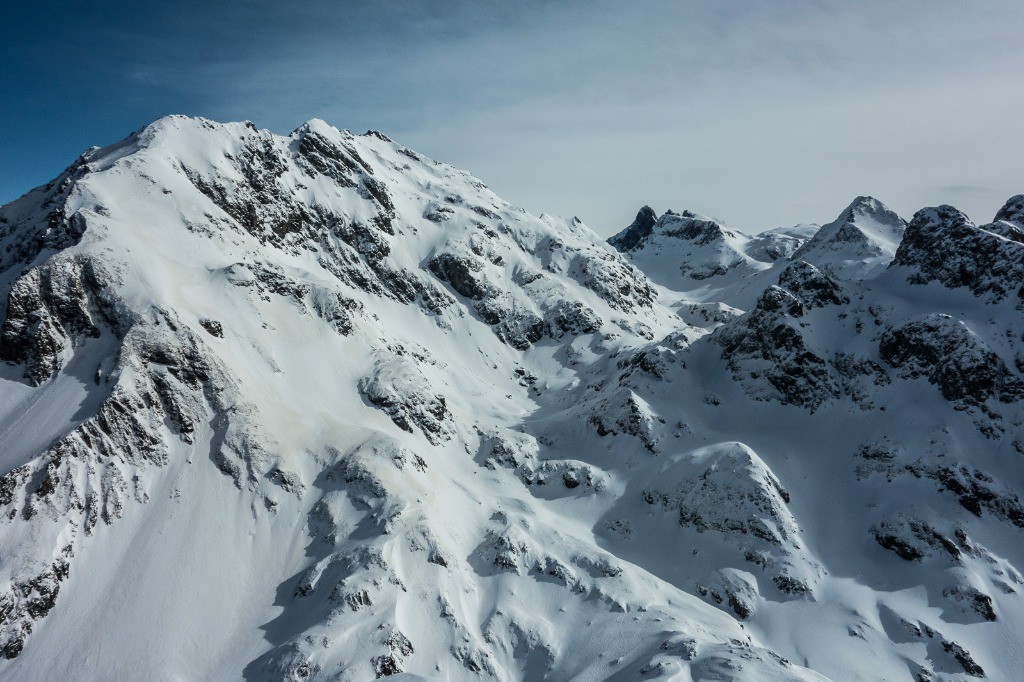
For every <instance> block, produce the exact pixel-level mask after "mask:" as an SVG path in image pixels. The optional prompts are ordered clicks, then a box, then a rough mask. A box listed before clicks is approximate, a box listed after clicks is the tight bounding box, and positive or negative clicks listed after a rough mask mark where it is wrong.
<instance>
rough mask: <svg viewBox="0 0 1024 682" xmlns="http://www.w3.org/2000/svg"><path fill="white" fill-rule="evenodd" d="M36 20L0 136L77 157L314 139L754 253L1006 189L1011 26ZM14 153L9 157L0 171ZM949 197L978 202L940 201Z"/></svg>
mask: <svg viewBox="0 0 1024 682" xmlns="http://www.w3.org/2000/svg"><path fill="white" fill-rule="evenodd" d="M42 11H43V10H39V13H40V14H39V15H38V16H37V15H36V14H33V13H32V12H30V11H28V12H26V11H24V10H23V11H22V14H23V16H21V17H20V18H19V17H16V19H18V20H19V21H20V24H21V25H23V26H27V27H28V28H29V30H27V31H12V33H13V34H16V35H18V36H21V37H19V38H16V39H15V41H14V43H13V44H9V45H8V46H7V47H6V48H0V57H4V56H5V53H4V52H3V51H4V50H6V54H9V55H14V56H15V57H16V58H15V59H14V61H13V62H8V63H9V64H11V66H8V67H0V69H3V68H9V69H13V70H17V71H18V74H17V75H18V76H19V80H18V84H19V85H18V87H19V88H20V89H21V90H23V91H24V94H25V95H26V97H25V98H23V99H25V100H26V101H32V102H34V103H35V104H22V105H20V107H16V109H15V111H14V112H13V113H11V114H0V117H3V118H0V123H2V124H5V127H6V129H8V130H17V131H19V132H20V135H19V136H18V139H19V140H22V139H25V140H30V141H31V140H32V136H33V135H35V136H36V139H38V138H39V137H42V136H45V135H47V134H49V135H50V136H51V137H52V136H53V135H52V133H53V130H54V128H55V127H56V129H57V130H59V131H61V132H62V133H64V135H63V136H58V138H59V139H62V140H64V141H65V142H64V144H65V146H67V145H69V144H71V142H69V141H68V140H70V139H74V140H75V141H76V142H75V146H76V147H85V146H88V145H89V144H93V143H103V142H107V141H109V139H110V138H111V137H116V136H117V135H118V134H122V133H123V132H125V130H127V129H130V128H133V127H135V126H137V125H140V124H142V123H144V122H145V121H146V119H148V118H153V117H155V116H157V115H159V114H162V113H168V112H171V111H178V112H183V113H194V114H200V115H206V116H211V117H214V118H221V119H251V120H254V121H255V122H256V123H258V124H260V125H263V126H267V127H270V128H272V129H274V130H278V131H287V130H290V129H291V128H293V127H295V126H296V125H298V124H299V123H300V122H301V121H303V120H305V119H307V118H310V117H312V116H318V117H321V118H324V119H326V120H328V121H331V122H332V123H335V124H336V125H339V126H342V127H349V128H352V129H355V130H362V129H366V128H378V129H382V130H385V131H387V132H388V133H389V134H391V135H392V136H393V137H396V138H398V139H400V140H401V141H403V142H404V143H406V144H408V145H409V146H411V147H414V148H417V149H419V150H420V151H422V152H424V153H427V154H430V155H431V156H434V157H436V158H440V159H443V160H445V161H448V162H451V163H454V164H456V165H461V166H464V167H467V168H468V169H469V170H471V171H472V172H474V173H475V174H476V175H478V176H479V177H481V178H482V179H484V180H485V181H487V182H488V183H489V184H491V186H492V187H494V188H495V190H496V191H498V193H499V194H502V195H503V196H505V197H506V198H507V199H509V200H510V201H513V202H516V203H520V204H523V205H525V206H526V207H527V208H528V209H530V210H532V211H536V212H539V211H549V212H556V213H562V214H577V215H580V216H581V217H582V218H583V219H584V220H586V221H587V222H588V223H590V224H591V225H592V226H593V227H595V228H596V229H598V230H599V231H601V232H604V233H610V232H611V231H613V230H615V229H617V228H618V227H620V226H621V225H622V224H624V223H625V222H628V220H630V219H631V218H632V214H633V213H634V212H635V210H636V208H637V206H638V205H639V204H641V203H650V204H652V205H654V206H655V207H656V208H658V209H665V208H669V207H672V208H676V209H680V208H684V207H691V208H694V209H695V210H699V211H702V212H706V213H711V214H715V215H721V216H722V217H723V218H725V219H727V220H729V221H730V222H732V223H734V224H736V225H739V226H741V227H745V228H747V229H751V230H756V229H761V228H767V227H771V226H774V225H778V224H787V223H789V224H791V223H795V222H800V221H824V220H828V219H831V218H832V217H834V214H836V213H838V211H839V210H841V209H842V208H843V206H845V205H846V203H848V201H849V199H850V198H851V197H852V196H854V195H856V194H863V193H872V194H877V195H878V196H879V198H881V199H883V200H884V201H886V202H888V203H890V204H892V205H893V206H894V207H895V208H897V210H899V211H900V212H902V213H905V214H909V213H912V212H913V211H914V210H915V209H917V208H920V207H921V205H923V204H925V203H929V204H934V203H941V202H943V201H946V202H948V201H951V200H956V201H957V202H961V203H962V204H963V206H962V208H965V209H966V210H967V211H968V213H970V214H971V215H975V214H978V215H983V216H990V215H991V214H992V213H994V210H995V208H997V207H998V201H999V199H998V197H1003V196H1004V195H1005V196H1009V195H1010V194H1013V193H1017V192H1020V191H1022V189H1024V188H1021V187H1020V186H1018V185H1017V184H1016V183H1019V182H1020V181H1021V180H1020V179H1021V178H1024V167H1022V164H1024V117H1021V116H1019V112H1020V111H1021V110H1022V109H1024V107H1022V105H1024V92H1022V90H1024V89H1022V88H1020V87H1019V78H1020V77H1019V74H1020V73H1021V72H1024V47H1022V45H1021V42H1020V40H1019V36H1017V35H1016V28H1015V27H1019V26H1020V25H1021V24H1022V23H1024V6H1021V4H1020V3H1019V2H988V3H976V4H975V5H972V9H971V11H970V12H966V11H964V9H963V7H962V5H961V4H960V3H954V2H951V1H949V0H940V1H938V2H932V3H928V4H927V6H912V5H910V4H908V3H891V2H883V1H881V0H867V1H861V2H852V1H846V2H827V3H826V2H811V1H806V0H804V1H798V0H782V1H781V2H776V3H762V2H752V1H750V2H740V1H731V2H668V1H644V2H634V3H622V2H611V1H606V0H601V1H598V2H582V1H577V0H560V1H559V2H554V1H543V0H534V1H532V2H523V3H497V2H469V1H460V2H419V3H404V2H395V3H356V2H336V1H335V2H327V1H325V0H312V1H311V2H304V3H280V2H265V1H263V0H230V1H228V2H220V3H210V2H206V3H198V2H189V3H185V4H184V5H182V4H180V3H176V4H173V5H172V4H164V5H154V6H149V5H148V4H147V5H146V6H140V5H139V4H138V3H133V4H131V5H129V4H127V3H124V2H114V3H110V4H107V3H105V4H104V5H103V6H102V7H97V6H95V5H93V4H89V5H88V7H86V6H85V5H83V6H81V7H79V8H78V11H77V12H75V11H70V12H68V11H65V12H64V13H63V14H61V15H60V16H61V17H62V20H61V21H59V22H58V25H57V26H56V27H54V26H52V25H49V26H47V24H46V22H45V21H43V17H42V14H41V12H42ZM33 26H34V27H35V29H34V32H33V30H32V28H33ZM17 55H20V56H17ZM0 61H2V60H0ZM68 100H70V101H72V102H74V106H73V109H72V111H73V114H71V113H69V109H68V107H67V105H66V104H65V102H66V101H68ZM65 119H66V120H65ZM101 134H102V135H103V137H99V136H100V135H101ZM86 135H88V136H90V137H88V139H84V137H83V136H86ZM51 144H53V150H52V151H53V154H55V155H56V154H57V153H58V152H59V153H60V154H62V155H64V156H68V155H69V152H68V151H66V150H65V149H64V148H61V147H60V145H59V144H57V143H56V142H54V143H51ZM19 145H20V146H19ZM32 153H36V152H35V148H34V147H32V146H30V145H29V144H28V143H27V142H26V143H25V144H24V145H22V143H21V142H19V143H18V145H12V149H11V150H10V151H6V150H4V151H3V155H2V157H0V169H4V168H10V167H12V166H14V167H17V166H18V163H19V161H20V159H21V158H22V157H23V155H25V154H32ZM75 153H77V150H76V152H75ZM61 160H62V161H64V160H66V159H61ZM53 165H54V169H56V167H57V166H59V165H60V163H56V162H54V164H53ZM5 172H9V171H4V170H0V191H4V189H3V188H4V187H6V186H8V185H10V183H11V182H13V181H12V180H11V179H10V177H5V176H4V175H3V173H5ZM52 174H53V173H52V172H48V175H52ZM46 177H48V176H46ZM46 177H39V178H38V180H40V181H41V180H45V179H46ZM958 185H964V186H966V185H974V186H977V187H979V188H987V190H988V193H985V192H982V191H977V192H967V191H953V192H949V193H948V194H952V195H954V196H953V197H947V196H943V194H944V193H943V192H942V191H941V190H942V188H943V187H946V188H948V187H952V186H958ZM22 189H23V188H22Z"/></svg>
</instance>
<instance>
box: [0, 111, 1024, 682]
mask: <svg viewBox="0 0 1024 682" xmlns="http://www.w3.org/2000/svg"><path fill="white" fill-rule="evenodd" d="M1015 201H1016V203H1014V202H1015ZM1019 203H1020V202H1019V197H1018V198H1015V199H1012V200H1011V201H1010V202H1009V203H1008V204H1007V207H1006V208H1004V210H1003V211H1001V212H1000V214H999V216H997V220H996V222H995V223H993V224H991V225H989V226H985V227H984V228H977V227H974V226H973V225H969V224H968V223H967V222H965V220H966V219H964V220H961V219H960V218H958V217H957V214H955V213H954V212H952V211H953V209H948V210H947V209H946V208H940V209H929V210H926V211H922V212H919V214H918V215H917V216H915V220H914V221H913V222H912V223H911V226H910V227H909V228H908V229H907V236H906V238H905V239H904V240H903V243H902V245H900V246H899V250H898V251H897V249H896V243H895V242H896V241H898V236H897V237H892V238H891V239H890V240H889V241H888V242H886V241H885V240H886V239H889V237H886V235H887V233H886V229H888V228H887V227H886V226H888V227H889V228H891V232H892V234H896V233H897V232H899V231H900V230H901V226H900V225H901V222H898V219H895V220H894V219H892V217H891V216H890V215H889V214H888V213H887V212H886V210H884V207H881V205H880V204H877V202H873V201H870V200H858V201H857V202H854V205H853V206H851V208H850V209H848V210H847V211H846V212H844V214H843V217H841V218H840V220H839V221H837V222H836V223H832V224H831V225H827V226H825V227H823V228H821V231H820V232H819V233H818V234H817V235H816V236H814V237H813V238H810V239H809V241H808V238H809V233H810V232H811V230H812V228H808V227H806V226H803V227H798V228H793V229H789V230H777V231H773V233H771V234H768V235H761V236H760V237H755V238H749V237H746V236H744V235H742V234H740V233H739V232H736V231H733V230H729V229H726V228H725V227H723V226H722V225H721V224H719V223H717V222H716V221H713V220H711V219H707V218H703V217H700V216H696V215H694V214H690V213H684V214H682V215H677V214H673V213H667V214H665V215H663V216H661V217H660V218H657V219H655V216H654V213H653V211H650V210H649V209H645V210H642V211H641V212H640V214H639V215H638V217H637V221H635V222H634V224H633V225H632V226H630V228H627V230H625V231H624V232H623V233H621V234H620V235H618V236H617V237H616V238H615V240H614V242H613V244H614V246H615V248H613V247H612V246H611V245H608V244H606V243H604V242H602V241H601V240H600V239H599V238H597V237H596V236H595V235H594V234H593V233H592V232H591V231H590V230H589V229H588V228H587V227H586V226H585V225H583V224H582V223H580V222H579V221H577V220H562V219H558V218H554V217H550V216H540V217H535V216H531V215H529V214H527V213H526V212H524V211H522V210H521V209H517V208H515V207H513V206H510V205H508V204H507V203H505V202H503V201H502V200H501V199H499V198H498V197H496V196H495V195H494V194H493V193H491V192H490V191H489V190H488V189H487V188H486V187H485V186H484V185H483V184H482V183H481V182H480V181H479V180H477V179H475V178H473V177H472V176H470V175H468V174H466V173H464V172H462V171H458V170H456V169H453V168H451V167H449V166H446V165H444V164H441V163H438V162H435V161H432V160H430V159H427V158H425V157H423V156H421V155H419V154H417V153H416V152H413V151H411V150H409V149H407V148H405V147H403V146H401V145H399V144H397V143H395V142H393V141H391V140H389V139H388V138H386V137H385V136H383V135H381V134H380V133H375V132H370V133H367V134H365V135H352V134H350V133H348V132H347V131H339V130H336V129H334V128H332V127H330V126H328V125H327V124H325V123H324V122H322V121H316V120H314V121H310V122H308V123H306V124H304V125H303V126H301V127H300V128H299V129H297V130H296V131H295V132H294V133H292V134H291V135H289V136H276V135H273V134H271V133H269V132H266V131H260V130H257V129H255V128H254V127H253V126H252V125H251V124H245V123H238V124H219V123H214V122H211V121H205V120H202V119H188V118H183V117H169V118H166V119H161V120H160V121H158V122H156V123H154V124H152V125H151V126H148V127H147V128H145V129H143V130H142V131H140V132H138V133H136V134H134V135H132V136H130V137H129V138H128V139H126V140H125V141H123V142H121V143H119V144H116V145H113V146H111V147H107V148H102V149H100V148H97V149H93V150H90V151H89V152H87V153H86V154H84V155H83V156H82V158H80V159H79V160H78V161H76V162H75V164H73V165H72V166H71V167H70V168H69V169H68V170H67V171H66V172H65V173H64V174H62V175H61V176H60V177H59V178H57V179H56V180H55V181H54V182H52V183H50V184H49V185H46V186H44V187H41V188H39V189H37V190H34V191H32V192H30V193H29V194H27V195H25V196H24V197H22V198H21V199H19V200H18V201H16V202H14V203H12V204H9V205H8V206H5V207H3V208H0V240H2V243H0V285H2V287H3V292H2V293H3V296H2V297H0V301H2V303H0V305H2V306H3V308H2V313H3V322H2V326H0V357H2V359H3V360H4V361H5V364H3V365H2V366H0V439H2V445H0V465H2V468H3V470H2V472H0V546H2V547H3V548H4V550H5V551H4V552H2V553H0V653H2V654H3V656H4V660H2V661H0V674H2V675H4V676H8V677H12V678H17V679H63V678H69V677H75V678H79V679H81V678H86V679H110V678H152V677H161V676H163V677H168V678H179V677H180V678H186V679H195V678H199V679H210V678H212V679H250V680H255V679H267V680H280V679H292V680H309V679H349V680H363V679H373V678H375V677H385V676H392V675H395V676H398V679H494V680H499V679H500V680H509V679H525V680H533V679H545V678H546V679H572V678H576V679H730V680H765V679H779V680H815V679H829V678H831V679H851V678H861V679H879V678H884V679H893V680H901V679H905V680H920V679H948V680H963V679H968V678H969V677H971V676H973V677H980V676H982V675H985V676H988V677H991V678H993V679H1008V678H1012V677H1013V674H1014V671H1016V670H1018V669H1020V667H1021V665H1022V664H1024V660H1022V659H1021V653H1020V651H1019V647H1016V646H1013V643H1014V642H1016V640H1017V639H1019V637H1018V635H1019V631H1020V627H1021V623H1024V604H1022V602H1021V595H1020V592H1021V590H1022V589H1024V578H1022V576H1021V571H1020V567H1021V564H1022V563H1024V550H1022V547H1024V543H1021V542H1020V534H1021V533H1022V532H1024V506H1022V503H1021V501H1020V499H1019V494H1018V491H1019V490H1021V489H1022V488H1024V477H1022V475H1021V468H1020V467H1019V466H1018V462H1019V458H1020V457H1021V453H1022V452H1024V410H1022V403H1021V399H1022V394H1024V388H1022V386H1024V376H1022V371H1024V322H1021V318H1020V315H1019V310H1017V307H1016V306H1018V305H1019V302H1018V299H1017V297H1016V293H1015V289H1014V288H1013V285H1012V283H1013V282H1014V281H1019V280H1015V279H1014V278H1015V277H1017V270H1016V269H1015V268H1016V266H1017V265H1018V259H1017V256H1018V255H1019V254H1018V247H1019V245H1020V242H1019V240H1017V239H1015V238H1014V237H1013V235H1015V234H1016V232H1014V231H1015V230H1017V229H1019V228H1020V227H1021V224H1020V211H1019V206H1018V204H1019ZM837 224H839V227H836V225H837ZM851 226H852V227H851ZM842 234H845V235H846V236H851V238H850V239H837V235H842ZM830 235H831V236H830ZM858 235H860V236H858ZM819 237H820V238H819ZM816 240H817V241H816ZM992 240H995V241H992ZM805 242H806V243H805ZM993 245H995V247H994V248H990V247H993ZM810 247H813V248H810ZM894 253H895V254H896V258H895V262H894V263H893V264H892V266H891V267H889V268H888V269H887V270H886V269H885V266H888V265H889V261H890V260H893V254H894ZM886 254H888V255H886ZM993 254H994V255H993ZM954 256H955V257H956V258H957V260H956V261H953V257H954ZM949 263H955V267H953V266H951V265H949ZM879 265H880V266H881V270H879V269H878V267H877V266H879ZM638 266H642V267H643V268H645V269H647V270H648V273H649V275H650V277H648V275H647V274H645V273H644V272H643V271H642V270H641V269H640V268H639V267H638ZM705 275H706V276H705ZM1017 286H1019V283H1018V284H1017ZM183 652H187V653H183Z"/></svg>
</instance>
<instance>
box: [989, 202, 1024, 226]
mask: <svg viewBox="0 0 1024 682" xmlns="http://www.w3.org/2000/svg"><path fill="white" fill-rule="evenodd" d="M996 220H1006V221H1008V222H1015V223H1020V224H1021V225H1022V226H1024V194H1018V195H1016V196H1013V197H1010V199H1009V200H1008V201H1007V202H1006V203H1005V204H1003V207H1002V208H1001V209H999V212H998V213H996Z"/></svg>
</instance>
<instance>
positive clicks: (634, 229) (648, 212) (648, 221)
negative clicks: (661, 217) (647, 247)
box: [608, 206, 658, 251]
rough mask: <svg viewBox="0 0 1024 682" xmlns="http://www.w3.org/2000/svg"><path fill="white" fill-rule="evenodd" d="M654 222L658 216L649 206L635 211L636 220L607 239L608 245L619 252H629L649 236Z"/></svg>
mask: <svg viewBox="0 0 1024 682" xmlns="http://www.w3.org/2000/svg"><path fill="white" fill-rule="evenodd" d="M656 222H658V214H657V213H655V212H654V209H653V208H651V207H650V206H644V207H643V208H641V209H640V210H639V211H637V214H636V218H635V219H634V220H633V222H632V223H630V224H629V227H627V228H626V229H624V230H623V231H622V232H619V233H618V234H617V235H615V236H614V237H611V238H610V239H608V243H609V244H611V245H612V246H614V247H615V248H616V249H618V250H619V251H631V250H632V249H635V248H636V247H638V246H639V245H640V244H641V243H643V241H644V240H645V239H647V237H649V236H650V234H651V231H652V230H653V229H654V224H655V223H656Z"/></svg>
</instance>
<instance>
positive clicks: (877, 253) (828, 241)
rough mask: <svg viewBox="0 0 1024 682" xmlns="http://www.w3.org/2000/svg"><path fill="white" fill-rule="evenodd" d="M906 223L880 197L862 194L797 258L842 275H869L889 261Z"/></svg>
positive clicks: (800, 251) (808, 244)
mask: <svg viewBox="0 0 1024 682" xmlns="http://www.w3.org/2000/svg"><path fill="white" fill-rule="evenodd" d="M906 225H907V224H906V221H904V220H903V219H902V218H900V217H899V215H897V214H896V212H895V211H893V210H892V209H890V208H889V207H888V206H886V205H885V204H884V203H882V202H881V201H879V200H878V199H875V198H874V197H869V196H859V197H857V198H856V199H854V200H853V201H852V202H851V203H850V205H849V206H847V207H846V208H845V209H843V211H842V213H840V214H839V217H838V218H836V219H835V220H834V221H832V222H831V223H829V224H827V225H824V226H822V228H821V229H820V230H818V232H817V233H816V234H815V235H814V236H813V237H811V239H809V240H808V241H807V243H805V244H804V245H803V246H802V247H800V248H799V249H798V250H797V252H796V253H795V254H793V258H794V259H800V260H806V261H808V262H809V263H812V264H814V265H816V266H818V267H820V268H822V269H824V270H826V271H828V272H829V273H830V274H832V275H834V276H839V277H840V278H842V277H853V278H855V279H856V278H860V277H865V276H868V275H870V274H872V273H877V272H879V271H880V270H881V269H884V268H885V266H887V265H888V264H889V262H890V261H891V260H892V257H893V255H894V254H895V253H896V249H897V248H898V246H899V243H900V240H901V239H902V238H903V232H904V230H905V229H906Z"/></svg>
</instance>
